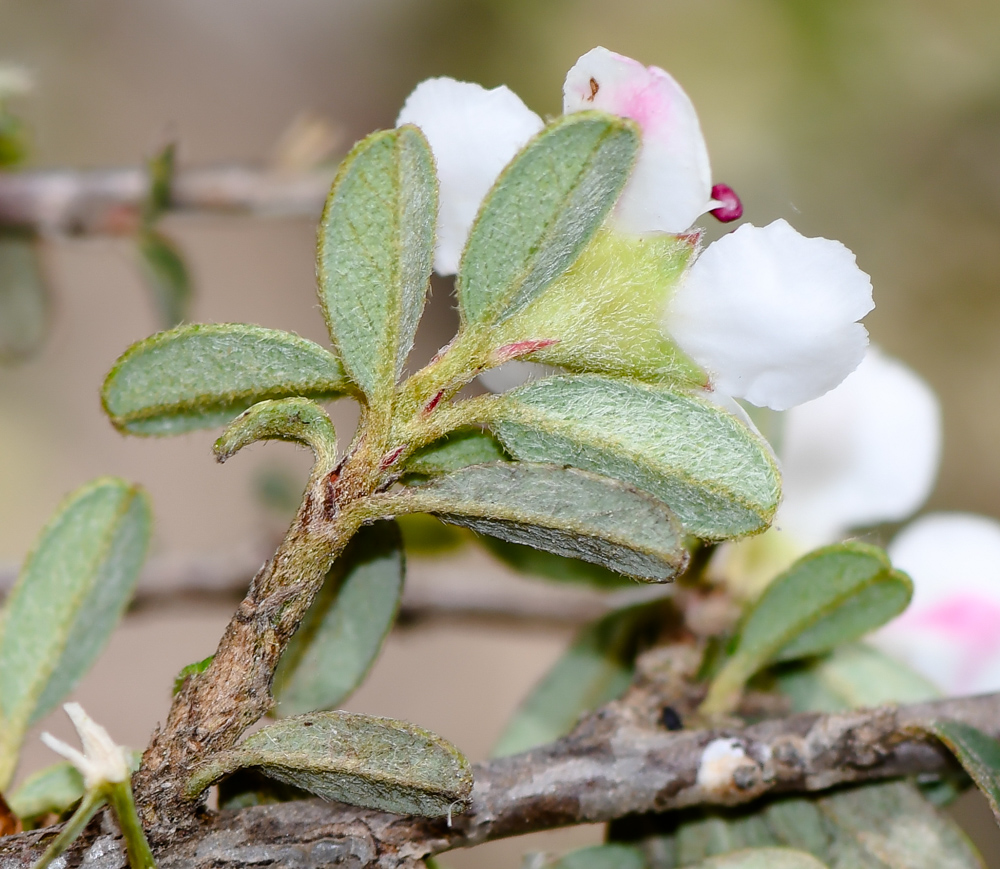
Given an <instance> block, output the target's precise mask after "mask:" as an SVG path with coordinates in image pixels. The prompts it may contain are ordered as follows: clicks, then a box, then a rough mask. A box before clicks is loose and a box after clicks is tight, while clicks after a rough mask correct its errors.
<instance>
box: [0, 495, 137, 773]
mask: <svg viewBox="0 0 1000 869" xmlns="http://www.w3.org/2000/svg"><path fill="white" fill-rule="evenodd" d="M151 523H152V518H151V515H150V510H149V503H148V500H147V498H146V496H145V494H144V493H143V492H142V491H141V490H140V489H138V488H137V487H135V486H131V485H129V484H128V483H126V482H125V481H124V480H119V479H115V478H103V479H100V480H96V481H94V482H92V483H90V484H88V485H86V486H84V487H82V488H81V489H78V490H77V491H76V492H74V493H73V494H72V495H70V496H69V498H68V499H67V500H66V501H65V502H64V503H63V504H62V506H61V507H60V508H59V510H58V511H57V512H56V514H55V515H54V516H53V517H52V519H50V520H49V523H48V525H46V527H45V529H44V530H43V531H42V533H41V536H40V537H39V539H38V541H37V542H36V543H35V547H34V549H33V550H32V552H31V554H30V555H29V556H28V558H27V560H26V561H25V563H24V566H23V567H22V569H21V574H20V576H19V577H18V580H17V584H16V585H15V586H14V588H13V590H12V591H11V593H10V596H9V597H8V599H7V603H6V606H5V608H4V613H3V635H2V637H0V713H2V721H3V726H2V728H0V788H2V787H6V786H7V784H8V783H9V781H10V777H11V775H12V774H13V771H14V765H15V764H16V760H17V753H18V751H19V749H20V746H21V742H22V740H23V739H24V734H25V731H26V730H27V728H28V727H29V726H30V725H31V724H33V723H34V722H36V721H38V719H40V718H41V717H42V716H43V715H45V713H46V712H48V711H49V710H50V709H52V707H53V706H55V705H56V704H57V703H58V702H59V701H60V700H62V699H63V697H65V696H66V694H68V693H69V692H70V690H72V688H73V686H74V685H75V684H76V682H77V680H78V679H79V678H80V677H81V676H82V675H83V674H84V673H85V672H86V671H87V670H88V669H89V668H90V665H91V664H93V662H94V660H95V659H96V658H97V655H98V654H99V653H100V651H101V649H102V648H103V647H104V644H105V642H106V641H107V639H108V637H109V635H110V634H111V631H112V630H113V629H114V627H115V625H116V624H117V622H118V620H119V618H120V617H121V615H122V613H123V612H124V611H125V607H126V606H127V604H128V601H129V598H130V597H131V595H132V590H133V589H134V587H135V583H136V581H137V580H138V578H139V569H140V568H141V567H142V562H143V559H144V558H145V555H146V547H147V545H148V543H149V535H150V527H151Z"/></svg>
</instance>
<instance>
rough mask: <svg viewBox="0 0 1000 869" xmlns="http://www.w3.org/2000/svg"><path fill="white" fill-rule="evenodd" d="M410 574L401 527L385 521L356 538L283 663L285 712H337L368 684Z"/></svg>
mask: <svg viewBox="0 0 1000 869" xmlns="http://www.w3.org/2000/svg"><path fill="white" fill-rule="evenodd" d="M403 574H404V563H403V548H402V541H401V539H400V533H399V528H398V527H397V525H396V523H395V522H378V523H376V524H375V525H371V526H368V527H364V528H362V529H361V530H360V531H359V532H358V533H357V534H356V535H355V536H354V539H353V540H352V541H351V543H350V545H349V547H348V549H347V550H346V551H345V552H344V554H343V555H341V556H340V558H338V559H337V561H336V562H335V563H334V566H333V568H332V570H331V571H330V574H329V575H328V576H327V578H326V582H325V584H324V586H323V589H322V591H321V592H320V593H319V595H318V596H317V598H316V600H315V601H314V602H313V604H312V606H311V607H310V608H309V611H308V613H307V614H306V617H305V619H304V620H303V621H302V624H301V625H300V626H299V629H298V631H297V632H296V634H295V636H294V637H293V638H292V641H291V643H290V644H289V646H288V648H287V650H286V651H285V653H284V655H283V656H282V658H281V663H280V664H279V665H278V670H277V672H276V673H275V677H274V696H275V699H276V700H277V702H278V705H277V710H276V711H277V713H278V714H279V715H281V716H288V715H299V714H301V713H304V712H314V711H316V710H318V709H332V708H333V707H335V706H338V705H340V704H341V703H342V702H343V701H344V700H345V699H346V698H347V697H348V695H349V694H350V693H351V692H352V691H353V690H354V689H355V688H357V686H358V685H360V684H361V681H362V680H363V679H364V677H365V674H366V673H367V672H368V670H369V669H370V668H371V665H372V663H373V662H374V660H375V658H376V657H377V655H378V653H379V649H381V648H382V642H383V641H384V640H385V637H386V635H387V634H388V633H389V629H390V628H391V627H392V624H393V622H394V621H395V620H396V614H397V613H398V612H399V602H400V598H401V597H402V594H403Z"/></svg>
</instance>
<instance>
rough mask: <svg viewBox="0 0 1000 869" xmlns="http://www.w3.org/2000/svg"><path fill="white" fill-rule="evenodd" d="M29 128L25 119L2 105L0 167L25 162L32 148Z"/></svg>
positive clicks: (4, 167)
mask: <svg viewBox="0 0 1000 869" xmlns="http://www.w3.org/2000/svg"><path fill="white" fill-rule="evenodd" d="M29 146H30V141H29V137H28V128H27V126H26V125H25V123H24V121H22V120H21V119H20V118H18V117H17V116H15V115H12V114H11V113H10V112H8V111H7V110H6V108H5V107H4V106H2V105H0V169H9V168H10V167H11V166H16V165H17V164H18V163H23V162H24V161H25V160H26V159H27V157H28V152H29V150H30V147H29Z"/></svg>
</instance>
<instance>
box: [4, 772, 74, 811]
mask: <svg viewBox="0 0 1000 869" xmlns="http://www.w3.org/2000/svg"><path fill="white" fill-rule="evenodd" d="M83 791H84V788H83V776H82V775H80V773H79V771H78V770H77V768H76V767H75V766H73V764H71V763H70V762H69V761H64V762H62V763H57V764H54V765H52V766H49V767H46V768H45V769H42V770H39V771H38V772H36V773H35V774H34V775H31V776H29V777H28V778H26V779H25V780H24V781H23V782H21V784H20V785H19V786H18V788H17V790H15V791H14V793H13V794H11V795H10V797H9V798H8V801H9V802H10V807H11V808H12V809H13V810H14V813H15V814H16V815H17V816H18V817H19V818H21V819H22V820H26V821H30V820H31V819H32V818H38V817H41V816H42V815H47V814H50V813H55V814H60V815H61V814H62V813H63V812H65V811H66V810H67V809H68V808H70V807H71V806H72V805H73V803H75V802H77V801H78V800H79V799H80V798H81V797H82V796H83Z"/></svg>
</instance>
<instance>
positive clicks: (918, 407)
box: [776, 347, 941, 548]
mask: <svg viewBox="0 0 1000 869" xmlns="http://www.w3.org/2000/svg"><path fill="white" fill-rule="evenodd" d="M780 454H781V468H782V477H783V479H784V487H783V490H784V501H783V503H782V505H781V510H780V512H779V514H778V520H777V523H776V524H777V525H778V526H779V527H780V528H781V529H782V530H783V531H785V532H786V533H788V534H790V535H791V536H792V537H794V538H795V539H796V540H798V541H800V542H801V544H802V546H803V547H804V548H811V547H813V546H820V545H822V544H824V543H831V542H833V541H836V540H841V539H843V537H844V536H845V535H846V534H847V532H848V531H849V530H850V529H851V528H858V527H862V526H865V525H875V524H877V523H879V522H899V521H901V520H903V519H906V518H907V517H909V516H911V515H912V514H913V513H915V512H916V511H917V510H918V509H919V508H920V506H921V505H922V504H923V503H924V501H926V500H927V497H928V495H930V492H931V489H932V488H933V486H934V480H935V478H936V477H937V470H938V464H939V462H940V459H941V408H940V405H939V404H938V400H937V397H936V396H935V395H934V392H933V390H932V389H931V388H930V387H929V386H928V385H927V384H926V383H925V382H924V381H923V380H922V379H921V378H920V377H919V376H918V375H917V374H916V373H914V372H913V371H912V370H910V369H909V368H907V367H906V366H905V365H903V363H902V362H899V361H898V360H896V359H892V358H890V357H888V356H886V355H885V354H883V353H882V352H881V351H880V350H879V349H878V348H877V347H872V348H871V349H870V350H869V351H868V355H867V356H866V357H865V359H864V361H863V362H862V363H861V365H860V366H859V367H858V369H857V370H856V371H855V372H854V373H852V374H851V375H850V376H849V377H848V378H847V379H846V380H845V381H844V382H843V383H842V384H841V385H840V386H838V387H837V388H836V389H834V390H832V391H831V392H828V393H827V394H826V395H824V396H822V397H821V398H817V399H815V400H814V401H810V402H807V403H806V404H803V405H800V406H799V407H794V408H792V409H791V410H790V411H788V413H787V414H786V415H785V419H784V429H783V432H782V436H781V449H780Z"/></svg>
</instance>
